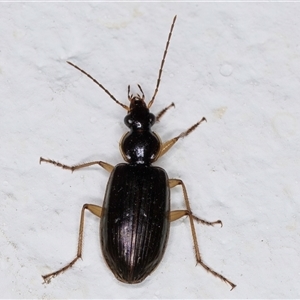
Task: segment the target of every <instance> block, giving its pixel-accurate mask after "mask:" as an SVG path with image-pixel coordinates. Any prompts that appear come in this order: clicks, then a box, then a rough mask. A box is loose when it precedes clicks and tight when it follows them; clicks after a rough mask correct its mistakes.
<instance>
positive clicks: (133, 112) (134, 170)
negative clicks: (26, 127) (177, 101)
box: [40, 16, 236, 289]
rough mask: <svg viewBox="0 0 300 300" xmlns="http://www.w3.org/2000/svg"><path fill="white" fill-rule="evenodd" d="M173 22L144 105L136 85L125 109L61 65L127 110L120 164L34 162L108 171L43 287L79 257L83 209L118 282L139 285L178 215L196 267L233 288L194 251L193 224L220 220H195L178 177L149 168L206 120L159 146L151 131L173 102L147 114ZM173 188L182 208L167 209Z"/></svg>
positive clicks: (161, 251) (157, 260)
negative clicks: (71, 253)
mask: <svg viewBox="0 0 300 300" xmlns="http://www.w3.org/2000/svg"><path fill="white" fill-rule="evenodd" d="M175 21H176V16H175V17H174V19H173V22H172V26H171V29H170V32H169V36H168V39H167V43H166V47H165V50H164V54H163V58H162V61H161V65H160V69H159V73H158V79H157V82H156V88H155V90H154V94H153V96H152V98H151V100H150V101H149V103H148V104H146V102H145V96H144V93H143V90H142V88H141V86H140V85H138V88H139V90H140V92H141V95H140V94H136V95H135V96H134V95H133V94H130V86H128V100H129V102H130V105H129V106H127V105H125V104H123V103H121V102H120V101H118V100H117V99H116V98H115V97H114V96H113V95H112V94H111V93H110V92H109V91H108V90H107V89H106V88H105V87H104V86H103V85H102V84H101V83H99V82H98V81H97V80H96V79H94V78H93V77H92V76H91V75H89V74H88V73H87V72H85V71H84V70H82V69H81V68H79V67H78V66H76V65H75V64H73V63H71V62H69V61H68V62H67V63H68V64H70V65H71V66H73V67H74V68H76V69H78V70H79V71H80V72H82V73H83V74H85V75H86V76H88V77H89V78H90V79H92V80H93V81H94V82H95V83H96V84H97V85H98V86H99V87H100V88H101V89H103V90H104V91H105V93H106V94H108V95H109V96H110V98H111V99H112V100H114V101H115V102H116V103H117V104H119V105H120V106H122V107H123V108H124V109H125V110H126V111H127V115H126V117H125V119H124V122H125V125H126V126H127V127H129V129H130V131H129V132H127V133H126V134H125V135H124V136H123V137H122V138H121V141H120V151H121V154H122V156H123V158H124V160H125V162H126V163H120V164H118V165H116V166H112V165H110V164H108V163H106V162H103V161H93V162H89V163H85V164H80V165H75V166H67V165H64V164H61V163H59V162H56V161H54V160H50V159H45V158H42V157H40V163H41V162H47V163H51V164H53V165H55V166H58V167H61V168H63V169H67V170H71V171H72V172H73V171H75V170H79V169H82V168H86V167H89V166H92V165H99V166H101V167H102V168H104V169H105V170H106V171H108V172H109V173H110V177H109V180H108V183H107V187H106V192H105V197H104V202H103V206H102V207H100V206H98V205H94V204H84V205H83V207H82V210H81V217H80V226H79V239H78V248H77V255H76V257H75V258H74V259H73V260H72V261H71V262H70V263H68V264H67V265H66V266H64V267H63V268H61V269H59V270H57V271H55V272H52V273H49V274H46V275H43V276H42V277H43V279H44V282H46V283H49V282H50V281H51V279H52V278H53V277H55V276H57V275H59V274H60V273H62V272H64V271H66V270H67V269H69V268H71V267H72V266H73V265H74V264H75V262H76V261H77V260H78V259H79V258H81V256H82V241H83V227H84V212H85V210H86V209H87V210H89V211H90V212H91V213H93V214H94V215H96V216H98V217H99V218H101V221H100V240H101V248H102V253H103V256H104V259H105V261H106V263H107V265H108V266H109V268H110V269H111V271H112V272H113V274H114V275H115V277H116V278H117V279H118V280H120V281H122V282H125V283H139V282H141V281H143V280H144V279H145V278H146V277H147V276H148V275H149V274H150V273H151V272H152V271H153V270H154V269H155V268H156V267H157V265H158V264H159V263H160V261H161V259H162V257H163V254H164V252H165V248H166V244H167V240H168V236H169V229H170V222H172V221H175V220H177V219H179V218H181V217H183V216H188V218H189V221H190V227H191V232H192V238H193V243H194V249H195V256H196V261H197V263H199V264H200V265H201V266H202V267H204V268H205V269H206V270H207V271H208V272H209V273H211V274H213V275H214V276H216V277H218V278H220V279H221V280H223V281H224V282H226V283H228V284H229V285H230V286H231V289H233V288H235V286H236V285H235V284H234V283H232V282H231V281H229V280H228V279H227V278H225V277H224V276H223V275H221V274H219V273H217V272H215V271H214V270H212V269H211V268H210V267H208V266H207V265H206V264H205V263H204V262H203V261H202V258H201V255H200V251H199V246H198V241H197V236H196V231H195V226H194V220H195V221H197V222H200V223H202V224H205V225H215V224H221V225H222V222H221V221H220V220H218V221H215V222H208V221H205V220H203V219H200V218H198V217H196V216H195V215H194V214H193V213H192V210H191V208H190V204H189V200H188V195H187V190H186V187H185V184H184V183H183V181H182V180H180V179H169V178H168V175H167V173H166V171H165V170H164V169H162V168H160V167H156V166H153V165H152V163H153V162H155V161H156V160H157V159H158V158H160V157H162V156H163V155H164V154H165V153H166V152H167V151H168V150H169V149H170V148H171V147H172V146H173V145H174V144H175V143H176V142H177V141H178V140H179V139H180V138H183V137H185V136H187V135H189V134H190V133H191V132H192V131H194V130H195V129H196V128H197V127H198V126H199V125H200V124H201V123H202V122H203V121H206V119H205V118H202V119H201V120H200V121H198V122H197V123H195V124H194V125H193V126H191V127H190V128H189V129H187V130H186V131H184V132H182V133H181V134H179V135H178V136H176V137H174V138H172V139H170V140H169V141H167V142H164V143H162V142H161V140H160V138H159V136H158V135H157V134H156V133H155V132H153V131H152V130H151V127H152V126H153V125H154V124H155V122H157V121H158V120H159V119H160V118H161V117H162V116H163V115H164V114H165V112H166V111H167V110H168V109H169V108H171V107H172V106H174V103H172V104H171V105H169V106H168V107H166V108H165V109H163V110H162V111H161V112H160V113H158V114H157V116H155V115H154V114H152V113H151V112H150V111H149V109H150V107H151V106H152V104H153V102H154V99H155V97H156V94H157V92H158V88H159V85H160V81H161V76H162V70H163V66H164V63H165V59H166V55H167V51H168V48H169V43H170V40H171V36H172V32H173V28H174V24H175ZM178 185H180V186H181V188H182V191H183V197H184V201H185V205H186V209H184V210H176V211H170V188H173V187H175V186H178Z"/></svg>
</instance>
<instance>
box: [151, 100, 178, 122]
mask: <svg viewBox="0 0 300 300" xmlns="http://www.w3.org/2000/svg"><path fill="white" fill-rule="evenodd" d="M171 107H175V104H174V102H172V103H171V104H170V105H169V106H167V107H165V108H164V109H163V110H161V111H160V112H159V113H158V114H157V115H156V116H155V118H156V122H159V121H160V119H161V117H162V116H163V115H164V114H165V113H166V112H167V111H168V110H169V109H170V108H171Z"/></svg>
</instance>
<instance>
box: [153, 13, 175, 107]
mask: <svg viewBox="0 0 300 300" xmlns="http://www.w3.org/2000/svg"><path fill="white" fill-rule="evenodd" d="M176 18H177V16H175V17H174V19H173V22H172V25H171V29H170V32H169V36H168V40H167V44H166V48H165V51H164V55H163V58H162V61H161V64H160V68H159V72H158V78H157V82H156V88H155V91H154V94H153V96H152V99H151V101H150V102H149V103H148V108H150V107H151V105H152V104H153V102H154V99H155V97H156V94H157V92H158V87H159V84H160V79H161V74H162V70H163V67H164V64H165V59H166V56H167V53H168V48H169V44H170V40H171V36H172V32H173V28H174V25H175V21H176Z"/></svg>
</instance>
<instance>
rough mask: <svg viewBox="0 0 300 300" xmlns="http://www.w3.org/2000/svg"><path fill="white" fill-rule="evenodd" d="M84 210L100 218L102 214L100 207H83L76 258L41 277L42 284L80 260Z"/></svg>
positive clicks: (88, 205) (90, 205)
mask: <svg viewBox="0 0 300 300" xmlns="http://www.w3.org/2000/svg"><path fill="white" fill-rule="evenodd" d="M86 209H88V210H89V211H90V212H91V213H93V214H94V215H96V216H97V217H99V218H101V214H102V207H101V206H98V205H94V204H84V205H83V207H82V209H81V216H80V226H79V237H78V246H77V254H76V257H75V258H74V259H73V260H72V261H71V262H70V263H68V264H67V265H66V266H64V267H63V268H61V269H59V270H57V271H55V272H52V273H49V274H46V275H42V277H43V279H44V283H50V281H51V279H52V278H54V277H56V276H57V275H59V274H60V273H63V272H64V271H66V270H68V269H69V268H71V267H72V266H73V265H74V264H75V262H76V261H77V260H78V259H79V258H81V255H82V242H83V227H84V212H85V210H86Z"/></svg>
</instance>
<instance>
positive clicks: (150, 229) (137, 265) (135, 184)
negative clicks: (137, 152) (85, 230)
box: [100, 164, 170, 283]
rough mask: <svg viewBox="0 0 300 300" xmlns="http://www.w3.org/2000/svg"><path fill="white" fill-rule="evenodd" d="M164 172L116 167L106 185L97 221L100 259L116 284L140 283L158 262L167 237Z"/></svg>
mask: <svg viewBox="0 0 300 300" xmlns="http://www.w3.org/2000/svg"><path fill="white" fill-rule="evenodd" d="M169 212H170V190H169V183H168V176H167V174H166V172H165V171H164V170H163V169H161V168H159V167H153V166H145V165H142V166H141V165H136V166H132V165H129V164H119V165H117V166H116V167H115V168H114V170H113V172H112V173H111V176H110V179H109V181H108V184H107V188H106V194H105V199H104V203H103V212H102V217H101V225H100V231H101V247H102V252H103V256H104V258H105V260H106V262H107V264H108V266H109V267H110V269H111V270H112V272H113V273H114V275H115V276H116V277H117V279H119V280H120V281H123V282H126V283H138V282H141V281H143V280H144V279H145V278H146V277H147V276H148V275H149V274H150V273H151V272H152V271H153V269H154V268H155V267H156V266H157V265H158V264H159V262H160V261H161V259H162V257H163V254H164V251H165V247H166V243H167V240H168V235H169V226H170V223H169Z"/></svg>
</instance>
